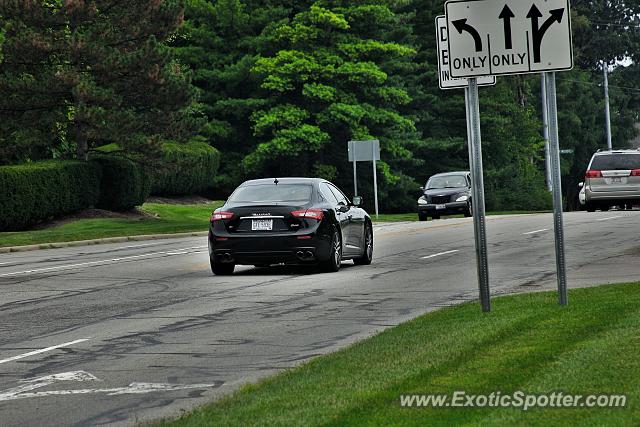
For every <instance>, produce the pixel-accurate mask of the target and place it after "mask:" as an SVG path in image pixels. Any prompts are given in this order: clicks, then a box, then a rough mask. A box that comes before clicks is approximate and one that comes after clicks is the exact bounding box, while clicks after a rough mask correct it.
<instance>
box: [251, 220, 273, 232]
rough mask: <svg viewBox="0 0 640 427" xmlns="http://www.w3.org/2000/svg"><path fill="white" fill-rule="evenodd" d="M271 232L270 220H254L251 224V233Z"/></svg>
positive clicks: (271, 222)
mask: <svg viewBox="0 0 640 427" xmlns="http://www.w3.org/2000/svg"><path fill="white" fill-rule="evenodd" d="M271 230H273V220H272V219H254V220H252V222H251V231H271Z"/></svg>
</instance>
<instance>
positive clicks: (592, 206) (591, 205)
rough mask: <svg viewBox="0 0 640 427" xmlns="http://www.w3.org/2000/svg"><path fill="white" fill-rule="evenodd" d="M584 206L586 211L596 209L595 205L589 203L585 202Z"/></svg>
mask: <svg viewBox="0 0 640 427" xmlns="http://www.w3.org/2000/svg"><path fill="white" fill-rule="evenodd" d="M584 207H585V209H586V210H587V212H595V211H596V207H595V206H594V205H593V204H591V203H587V204H585V206H584Z"/></svg>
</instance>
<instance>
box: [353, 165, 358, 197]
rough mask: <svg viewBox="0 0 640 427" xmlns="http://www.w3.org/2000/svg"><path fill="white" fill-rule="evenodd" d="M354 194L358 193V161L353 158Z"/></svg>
mask: <svg viewBox="0 0 640 427" xmlns="http://www.w3.org/2000/svg"><path fill="white" fill-rule="evenodd" d="M353 195H354V196H357V195H358V162H357V161H356V159H355V158H354V159H353Z"/></svg>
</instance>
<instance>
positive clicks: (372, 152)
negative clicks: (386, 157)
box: [371, 143, 380, 219]
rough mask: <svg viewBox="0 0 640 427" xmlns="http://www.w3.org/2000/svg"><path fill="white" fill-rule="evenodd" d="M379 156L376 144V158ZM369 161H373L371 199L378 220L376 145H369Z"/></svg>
mask: <svg viewBox="0 0 640 427" xmlns="http://www.w3.org/2000/svg"><path fill="white" fill-rule="evenodd" d="M379 156H380V145H379V144H378V157H379ZM371 159H372V160H373V197H374V198H375V204H376V219H378V215H379V213H378V169H377V168H376V144H375V143H374V144H371Z"/></svg>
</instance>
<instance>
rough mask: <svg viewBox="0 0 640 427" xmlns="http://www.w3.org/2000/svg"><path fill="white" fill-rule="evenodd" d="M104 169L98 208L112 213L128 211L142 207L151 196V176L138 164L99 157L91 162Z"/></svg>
mask: <svg viewBox="0 0 640 427" xmlns="http://www.w3.org/2000/svg"><path fill="white" fill-rule="evenodd" d="M91 163H94V164H97V165H99V166H100V168H101V169H102V180H101V182H100V198H99V200H98V204H97V206H98V207H99V208H100V209H106V210H110V211H126V210H129V209H133V208H134V207H136V206H140V205H142V204H143V203H144V201H145V200H146V199H147V197H148V196H149V192H150V190H151V182H150V177H149V174H148V173H146V172H145V170H144V168H143V167H142V166H141V165H140V164H139V163H137V162H135V161H133V160H131V159H128V158H125V157H116V156H106V155H99V156H97V157H94V158H93V159H92V160H91Z"/></svg>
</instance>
